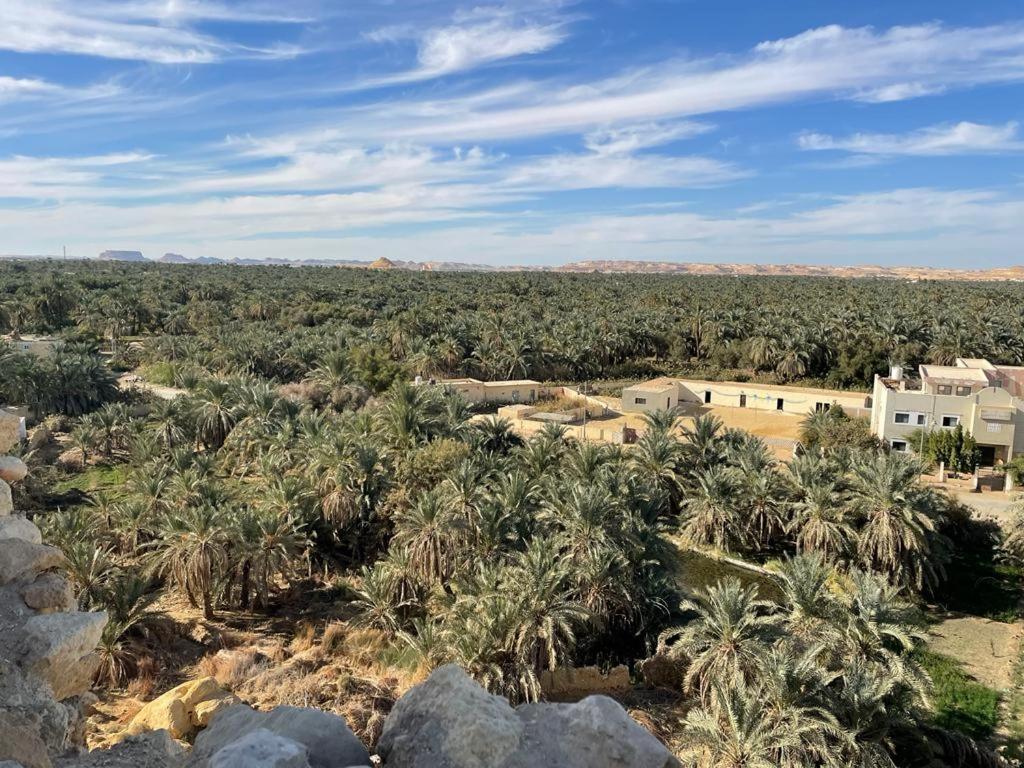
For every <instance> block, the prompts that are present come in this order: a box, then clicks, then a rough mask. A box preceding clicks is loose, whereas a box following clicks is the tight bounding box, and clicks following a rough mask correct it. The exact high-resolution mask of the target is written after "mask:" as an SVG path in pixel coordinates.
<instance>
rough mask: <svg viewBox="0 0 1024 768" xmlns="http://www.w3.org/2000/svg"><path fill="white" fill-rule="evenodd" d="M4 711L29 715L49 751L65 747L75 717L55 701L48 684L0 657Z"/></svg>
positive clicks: (1, 707)
mask: <svg viewBox="0 0 1024 768" xmlns="http://www.w3.org/2000/svg"><path fill="white" fill-rule="evenodd" d="M3 711H10V712H17V713H19V714H21V715H24V716H26V717H28V718H30V720H31V721H32V723H33V724H34V728H35V732H36V733H37V734H38V736H39V738H40V739H42V741H43V744H44V745H45V746H46V750H47V751H48V752H49V753H50V754H51V755H54V754H60V753H61V752H63V751H64V750H65V749H67V747H68V743H69V734H70V732H71V730H72V728H71V725H72V720H73V719H74V718H73V714H74V712H73V710H72V708H69V707H67V706H65V705H64V704H63V703H60V702H57V701H54V698H53V693H52V691H50V687H49V686H48V685H47V684H46V683H45V682H43V681H42V680H40V679H39V678H38V677H35V676H34V675H27V674H25V672H24V670H22V669H21V668H20V667H19V666H17V665H16V664H14V663H13V662H11V661H6V660H2V659H0V712H3Z"/></svg>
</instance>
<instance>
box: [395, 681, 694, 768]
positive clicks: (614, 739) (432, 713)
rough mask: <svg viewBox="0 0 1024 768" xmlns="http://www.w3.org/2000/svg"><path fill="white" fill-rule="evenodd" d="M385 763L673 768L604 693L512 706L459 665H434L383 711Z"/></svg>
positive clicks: (442, 767)
mask: <svg viewBox="0 0 1024 768" xmlns="http://www.w3.org/2000/svg"><path fill="white" fill-rule="evenodd" d="M377 751H378V753H379V754H380V755H381V757H382V758H383V759H384V765H386V766H387V768H470V767H471V766H485V765H486V766H500V768H533V767H534V766H545V767H546V768H678V766H679V762H678V761H677V760H676V759H675V757H673V756H672V754H671V753H670V752H669V751H668V749H666V748H665V746H664V745H662V744H661V742H659V741H658V740H657V739H656V738H655V737H654V736H652V735H651V734H650V733H648V732H647V731H645V730H644V729H643V728H642V727H641V726H640V725H638V724H637V723H636V722H634V721H633V720H632V719H631V718H630V717H629V715H628V714H626V711H625V710H624V709H623V708H622V707H621V706H619V705H618V704H617V703H616V702H615V701H614V700H612V699H609V698H608V697H606V696H588V697H587V698H585V699H583V700H582V701H580V702H578V703H576V704H525V705H523V706H521V707H518V708H517V709H514V710H513V709H512V708H511V707H510V706H509V704H508V702H506V701H505V699H503V698H501V697H500V696H492V695H491V694H489V693H487V692H486V691H484V689H483V688H481V687H480V686H479V685H477V684H476V683H475V682H473V680H471V679H470V678H469V676H468V675H467V674H466V673H465V672H463V671H462V670H461V669H460V668H458V667H456V666H454V665H448V666H445V667H440V668H439V669H437V670H436V671H435V672H434V673H433V674H432V675H431V676H430V677H429V678H428V679H427V681H426V682H424V683H422V684H421V685H418V686H416V687H415V688H413V689H412V690H411V691H409V692H408V693H406V694H405V696H403V697H402V698H401V699H400V700H399V701H398V703H397V704H395V707H394V709H392V710H391V714H390V715H389V716H388V719H387V722H385V724H384V732H383V734H382V735H381V738H380V741H379V742H378V744H377Z"/></svg>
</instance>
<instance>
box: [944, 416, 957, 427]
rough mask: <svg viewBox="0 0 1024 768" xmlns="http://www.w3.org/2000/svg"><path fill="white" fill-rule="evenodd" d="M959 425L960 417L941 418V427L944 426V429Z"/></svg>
mask: <svg viewBox="0 0 1024 768" xmlns="http://www.w3.org/2000/svg"><path fill="white" fill-rule="evenodd" d="M959 423H960V417H959V416H943V417H942V426H944V427H955V426H956V425H957V424H959Z"/></svg>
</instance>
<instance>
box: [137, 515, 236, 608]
mask: <svg viewBox="0 0 1024 768" xmlns="http://www.w3.org/2000/svg"><path fill="white" fill-rule="evenodd" d="M230 543H231V526H230V523H229V521H228V516H227V514H226V513H225V512H223V511H221V510H220V509H217V508H215V507H213V506H211V505H208V504H203V505H200V506H195V507H185V508H184V509H182V510H180V511H176V512H169V513H167V514H165V515H164V516H163V518H162V519H161V520H160V523H159V527H158V531H157V538H156V540H155V541H153V542H152V544H151V545H150V549H151V550H152V551H151V555H150V567H151V568H152V571H153V573H154V574H156V575H158V576H162V577H166V578H168V579H169V580H170V582H171V584H172V585H173V586H174V587H176V588H177V589H180V590H182V591H183V592H184V593H185V596H186V597H187V598H188V601H189V604H190V605H192V606H196V605H198V603H199V602H200V601H201V602H202V606H203V616H204V617H205V618H207V619H212V618H213V595H214V592H215V591H216V589H217V586H218V585H219V583H220V582H221V580H222V579H223V578H224V577H225V575H226V574H227V570H228V563H229V557H228V548H229V546H230Z"/></svg>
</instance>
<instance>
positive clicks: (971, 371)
mask: <svg viewBox="0 0 1024 768" xmlns="http://www.w3.org/2000/svg"><path fill="white" fill-rule="evenodd" d="M921 378H922V379H924V380H925V381H928V380H936V379H939V380H942V381H970V382H976V383H980V384H988V379H989V377H988V374H987V369H982V368H966V367H963V366H955V365H922V366H921Z"/></svg>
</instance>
